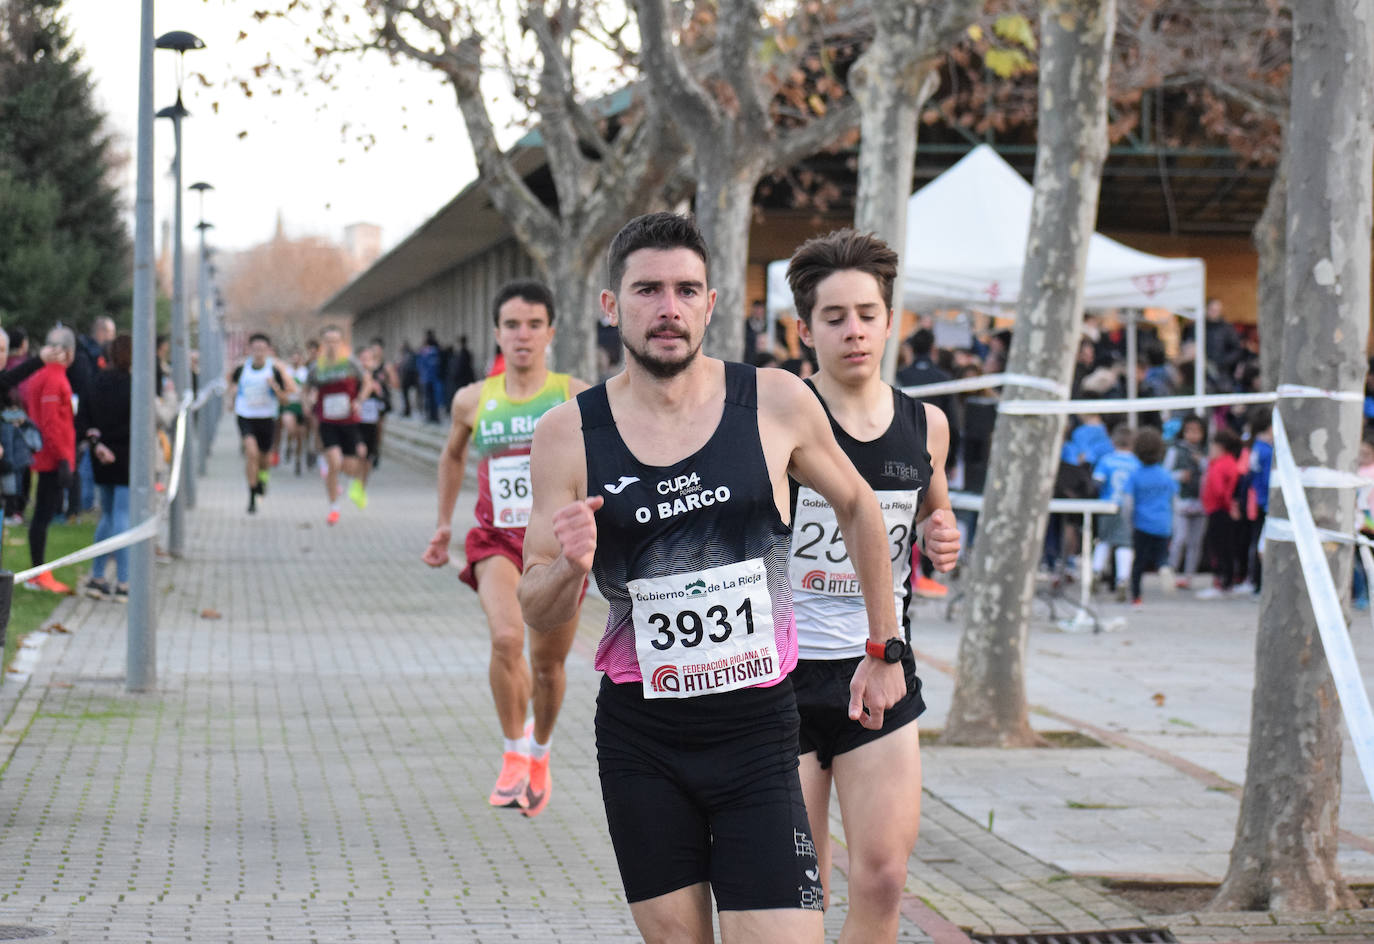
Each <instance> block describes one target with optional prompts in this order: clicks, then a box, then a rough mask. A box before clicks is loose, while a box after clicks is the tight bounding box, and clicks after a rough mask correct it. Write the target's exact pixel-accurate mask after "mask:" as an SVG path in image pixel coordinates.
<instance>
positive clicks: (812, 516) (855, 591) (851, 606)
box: [787, 230, 959, 941]
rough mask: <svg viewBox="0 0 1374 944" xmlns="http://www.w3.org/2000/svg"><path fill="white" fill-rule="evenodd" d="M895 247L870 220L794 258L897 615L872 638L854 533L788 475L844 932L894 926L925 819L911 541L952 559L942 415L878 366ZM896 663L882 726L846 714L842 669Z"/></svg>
mask: <svg viewBox="0 0 1374 944" xmlns="http://www.w3.org/2000/svg"><path fill="white" fill-rule="evenodd" d="M896 276H897V254H896V253H895V252H893V251H892V250H891V249H890V248H888V246H887V244H886V243H884V242H883V241H882V240H880V239H878V238H877V237H875V236H871V235H868V234H866V233H856V232H855V231H854V230H839V231H837V232H834V233H831V234H829V235H828V236H820V237H817V238H815V239H811V240H808V241H807V242H805V243H803V244H802V245H801V247H800V248H799V249H797V251H796V253H795V254H794V255H793V256H792V261H791V263H790V264H789V265H788V268H787V279H788V284H789V285H790V286H791V288H792V295H793V298H794V300H795V304H796V311H797V316H798V322H797V332H798V334H799V335H800V336H801V340H802V343H803V344H805V345H806V346H807V347H809V348H811V349H812V350H814V351H815V352H816V360H817V363H818V364H819V370H818V371H817V373H816V374H815V375H814V376H813V377H811V378H810V379H809V380H808V381H807V384H808V386H810V387H811V390H812V392H813V393H815V395H816V397H817V398H818V399H819V400H820V402H821V405H822V406H823V407H824V408H825V412H826V415H827V417H828V418H829V420H830V428H831V430H832V431H833V432H834V434H835V439H836V440H837V441H838V442H839V444H840V448H841V449H843V450H844V452H845V455H847V456H848V457H849V458H850V460H851V461H852V462H853V463H854V466H855V467H856V468H857V469H858V470H859V474H860V475H862V476H863V477H864V481H866V482H867V483H868V484H869V486H870V487H872V488H873V489H874V491H875V492H876V493H877V496H878V503H879V505H880V506H881V507H882V513H883V523H884V525H885V526H886V529H887V535H888V551H889V553H890V555H891V558H892V566H893V582H892V587H891V590H890V591H889V597H888V599H889V605H890V606H891V607H892V610H893V613H894V615H895V617H896V619H897V621H898V623H899V625H901V627H902V632H901V633H900V634H899V635H896V636H893V637H892V638H890V639H887V640H885V641H882V642H879V641H877V640H874V639H873V638H872V637H871V635H870V633H869V621H868V614H867V612H866V609H865V606H864V598H863V597H862V596H861V595H860V593H859V588H858V584H857V582H856V581H855V579H854V564H853V562H852V561H851V560H850V554H849V550H848V547H849V545H848V542H846V541H841V540H840V534H839V528H838V525H837V522H836V519H835V512H834V510H833V509H832V508H831V507H830V504H829V503H828V502H827V501H825V499H824V498H822V497H821V496H820V495H817V494H816V492H815V491H814V490H812V489H810V488H808V487H806V486H805V485H803V484H801V483H800V482H797V481H793V483H792V549H791V553H790V554H789V555H788V574H789V576H790V578H791V582H792V596H793V604H794V606H795V607H796V612H797V643H798V647H799V650H800V660H799V661H798V663H797V669H796V671H795V672H793V673H792V685H793V687H794V688H795V689H796V691H797V707H798V709H799V710H800V712H801V779H802V789H803V791H805V794H806V809H807V812H808V813H809V814H810V817H811V826H812V833H813V834H814V835H815V837H816V854H817V856H818V857H819V859H820V864H821V878H822V880H823V881H824V883H825V887H826V890H827V892H828V891H829V889H830V826H829V820H830V789H831V784H832V783H833V784H834V787H835V790H836V792H837V793H838V795H839V798H840V815H841V817H843V820H844V835H845V846H846V848H847V849H848V854H849V875H848V878H849V913H848V914H847V915H846V916H845V923H844V930H843V931H842V932H841V939H842V940H845V941H850V940H853V941H895V940H897V933H898V930H899V927H900V920H901V905H902V891H903V890H904V888H905V887H906V874H907V860H908V859H910V858H911V850H912V849H913V848H915V846H916V834H917V831H918V830H919V828H920V824H921V745H920V733H919V731H918V730H917V726H916V718H917V717H918V716H919V715H920V714H921V712H922V711H924V710H925V702H924V701H923V700H922V699H921V680H920V679H919V678H918V677H917V675H916V662H915V660H914V659H913V658H912V655H911V624H910V621H909V619H908V616H907V607H908V605H909V604H910V603H911V579H910V578H911V547H912V544H913V542H915V541H916V540H917V538H918V537H921V538H923V541H922V542H921V543H922V545H923V546H922V548H921V549H922V552H923V553H924V554H925V555H926V557H927V558H929V559H930V561H931V563H932V564H933V565H934V566H935V569H936V570H939V571H949V570H951V569H953V567H954V563H955V561H956V560H957V559H958V557H959V530H958V528H956V527H955V525H954V512H953V510H952V509H951V508H950V504H949V486H948V484H947V483H946V481H945V455H946V453H947V452H948V450H949V423H948V422H947V420H946V418H945V415H944V413H943V412H941V411H940V409H939V408H938V407H935V406H932V405H930V404H922V403H920V402H919V401H917V400H914V399H912V398H911V397H909V396H907V395H906V394H904V393H902V392H901V391H900V390H896V389H893V388H892V387H890V386H889V385H888V384H886V383H884V382H883V379H882V375H881V372H880V368H881V366H882V359H883V347H884V345H885V343H886V341H887V338H888V336H889V335H890V334H891V333H892V283H893V281H894V280H895V279H896ZM871 659H881V660H882V661H884V662H886V663H895V664H899V665H900V666H901V668H902V671H903V673H904V674H905V676H906V685H907V693H906V696H905V697H904V698H902V700H901V701H899V702H897V704H895V705H893V706H892V707H891V708H890V709H888V711H887V713H886V715H885V717H884V719H883V725H882V727H881V728H880V729H879V730H876V731H875V730H871V729H870V728H867V727H864V726H862V725H860V724H858V723H857V722H855V721H853V720H851V717H850V714H849V698H850V695H849V680H850V678H852V677H853V675H854V669H855V667H856V666H857V665H858V664H859V663H861V662H864V661H867V660H871Z"/></svg>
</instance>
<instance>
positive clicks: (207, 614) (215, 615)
mask: <svg viewBox="0 0 1374 944" xmlns="http://www.w3.org/2000/svg"><path fill="white" fill-rule="evenodd" d="M220 616H221V614H220V611H219V610H212V609H210V608H209V607H206V608H205V609H203V610H201V611H200V618H201V619H208V620H217V619H219V618H220Z"/></svg>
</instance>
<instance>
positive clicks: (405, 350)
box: [396, 329, 501, 423]
mask: <svg viewBox="0 0 1374 944" xmlns="http://www.w3.org/2000/svg"><path fill="white" fill-rule="evenodd" d="M500 356H501V355H500V352H499V351H498V352H497V358H498V360H499V358H500ZM396 369H397V372H398V374H399V375H400V387H401V410H402V415H404V416H410V415H411V413H412V412H419V413H420V414H421V415H422V416H423V417H424V419H425V422H427V423H439V422H440V419H439V415H440V414H441V413H443V414H447V413H448V411H449V402H450V401H451V400H452V399H453V395H454V394H455V393H457V392H458V391H459V390H460V389H462V388H463V387H466V386H467V385H468V384H470V383H472V382H473V381H475V380H476V379H477V373H476V369H475V367H474V365H473V360H472V351H471V350H470V349H469V348H468V337H467V335H462V336H460V337H459V338H458V343H457V345H443V344H440V343H439V338H438V336H437V335H436V334H435V333H434V331H433V330H432V329H431V330H429V331H426V332H425V339H424V343H422V344H421V345H420V346H419V348H414V347H412V346H411V345H410V342H409V341H406V342H403V343H402V344H401V357H400V360H399V362H398V363H397V364H396ZM498 372H499V371H496V370H492V371H489V373H498Z"/></svg>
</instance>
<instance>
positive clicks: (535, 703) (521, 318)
mask: <svg viewBox="0 0 1374 944" xmlns="http://www.w3.org/2000/svg"><path fill="white" fill-rule="evenodd" d="M492 320H493V322H494V325H493V326H494V328H495V337H494V340H495V341H496V343H497V344H499V345H501V346H502V347H503V348H504V349H505V350H506V351H507V352H508V353H509V363H508V365H507V369H506V370H505V371H504V372H503V373H501V374H497V375H494V376H491V377H488V378H487V379H486V380H483V381H478V382H475V383H469V384H467V385H465V386H463V387H462V388H461V389H460V390H459V391H458V392H457V393H456V394H455V395H454V397H453V402H452V404H451V409H450V428H449V436H448V442H447V443H445V445H444V450H443V452H442V453H441V454H440V457H439V469H438V472H439V474H438V499H439V500H438V520H437V522H436V526H435V530H434V536H433V537H432V538H430V543H429V547H428V548H427V549H426V550H425V553H424V554H423V555H422V559H423V560H424V562H425V563H426V564H428V565H429V566H431V567H441V566H443V565H444V564H446V563H447V562H448V560H449V544H450V543H451V541H452V537H453V525H452V521H453V511H454V508H455V507H456V505H457V501H458V493H459V490H460V489H461V488H462V486H463V482H464V479H465V473H466V471H467V462H468V458H469V456H470V455H474V454H475V456H476V457H477V507H476V509H475V517H476V519H477V524H476V526H475V527H473V528H472V529H470V530H469V531H468V533H467V537H466V538H465V540H464V541H463V551H464V553H465V555H466V557H467V563H466V566H465V567H464V568H463V570H462V571H461V573H460V574H459V575H458V576H459V579H460V580H461V581H462V582H463V583H465V584H467V585H468V586H470V587H472V589H473V590H474V591H476V592H477V599H478V600H479V601H480V602H481V605H482V610H483V612H484V613H485V614H486V617H487V629H488V631H489V633H490V635H491V661H490V664H489V665H488V669H487V679H488V684H489V685H490V686H491V695H492V701H493V703H494V706H495V708H496V717H497V720H498V721H499V722H500V726H501V735H502V749H501V769H500V772H499V773H498V774H497V776H496V784H495V786H493V787H492V790H491V793H490V795H489V796H488V797H487V801H488V802H489V803H490V804H491V805H492V806H496V807H502V808H506V809H512V810H519V811H520V812H522V813H523V814H524V815H525V816H527V817H536V816H539V815H541V814H542V813H543V811H544V810H545V809H546V808H547V806H548V803H549V797H550V795H551V792H552V789H553V786H552V784H553V780H552V775H551V772H550V757H551V754H550V749H551V745H552V739H553V731H554V726H555V724H556V723H557V720H558V712H559V709H560V707H561V705H562V702H563V692H564V686H565V682H564V679H565V677H566V676H565V670H564V662H565V660H566V659H567V655H568V651H569V649H570V648H571V646H572V641H573V637H574V636H575V634H576V632H577V613H576V612H574V613H572V614H570V616H569V618H568V619H566V620H563V621H561V622H560V623H559V625H557V626H553V627H547V628H546V629H545V630H544V631H543V632H540V633H534V634H529V638H528V640H527V639H526V636H527V633H526V629H525V618H524V614H523V613H522V612H521V609H520V601H519V599H518V598H517V596H516V587H517V584H518V583H519V580H520V573H521V570H522V568H523V567H524V554H525V525H526V524H527V523H528V522H529V518H530V508H531V505H532V502H533V493H532V491H531V487H530V444H531V442H532V441H533V437H534V429H535V426H536V424H538V423H539V421H540V420H541V419H542V418H543V416H544V415H545V414H546V413H547V412H548V411H549V410H551V409H553V408H555V407H557V406H559V405H560V404H563V403H566V402H567V401H568V399H569V398H571V397H572V396H573V395H574V394H576V393H578V392H580V391H582V390H585V389H587V385H586V383H584V382H583V381H581V380H577V379H576V378H573V377H570V376H569V375H567V374H560V373H554V372H552V371H550V370H549V368H548V358H547V354H548V350H549V346H550V344H551V343H552V342H553V338H554V326H553V325H554V299H553V293H552V292H551V291H550V290H549V288H548V286H546V285H544V284H543V283H542V282H537V281H534V280H530V279H519V280H516V281H514V282H508V283H506V284H505V285H503V286H502V287H501V288H500V289H498V290H497V292H496V297H495V298H494V299H493V300H492ZM583 589H584V590H585V583H584V585H583ZM527 642H528V645H529V659H528V660H526V658H525V648H526V643H527ZM531 716H532V718H531ZM527 719H530V720H528V722H527Z"/></svg>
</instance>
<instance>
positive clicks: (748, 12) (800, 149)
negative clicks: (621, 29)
mask: <svg viewBox="0 0 1374 944" xmlns="http://www.w3.org/2000/svg"><path fill="white" fill-rule="evenodd" d="M634 6H635V9H636V11H637V13H638V16H639V28H640V43H641V56H642V58H643V72H644V73H645V75H646V79H647V82H646V84H647V86H648V87H649V89H650V90H651V94H652V97H653V98H654V99H655V100H656V102H657V105H658V109H659V111H660V112H662V113H663V114H665V115H672V116H673V121H674V122H675V123H676V124H677V126H678V129H679V133H680V134H681V136H682V137H683V138H685V139H686V140H687V141H689V142H690V146H691V152H692V162H693V171H694V172H695V174H696V215H697V224H698V226H699V227H700V229H701V233H702V236H703V237H704V238H705V240H706V245H707V247H708V248H709V249H710V251H711V273H710V281H711V287H712V288H713V289H715V290H716V307H715V311H714V314H713V315H712V316H711V330H710V331H709V332H708V333H707V336H706V341H705V350H706V353H708V354H710V355H712V356H714V357H720V358H723V359H725V360H731V361H736V360H739V359H740V358H741V357H742V356H743V353H744V316H745V299H744V292H745V283H746V280H747V274H748V263H749V253H748V249H749V221H750V216H751V214H752V213H753V204H754V189H755V187H757V185H758V181H759V178H760V177H761V176H762V175H763V174H764V173H766V172H767V171H769V170H771V169H773V168H775V167H787V166H791V165H792V164H793V163H795V162H797V161H799V160H801V159H802V158H805V157H809V156H811V155H812V154H815V153H816V152H818V151H820V150H821V149H822V148H823V147H825V146H826V145H828V144H830V143H831V142H832V141H834V140H835V139H836V138H838V137H839V136H840V135H842V134H843V133H845V132H846V131H849V130H850V129H852V128H853V127H854V125H855V123H856V122H857V121H858V118H859V110H858V106H857V104H855V103H854V102H852V101H845V102H843V103H834V104H832V105H830V106H829V107H828V108H827V109H826V110H825V113H824V114H823V115H821V116H819V117H812V119H811V120H810V121H809V122H808V123H807V124H804V125H801V126H799V127H797V128H792V129H783V128H780V127H779V126H778V124H777V122H775V121H774V119H773V116H772V112H771V110H770V98H771V95H772V92H771V90H770V89H769V88H768V85H767V82H766V81H765V75H764V63H763V57H762V49H763V29H762V23H763V6H762V4H761V3H760V0H731V2H730V3H723V4H720V5H719V6H718V9H717V12H718V16H719V19H718V25H717V28H716V40H717V41H716V45H717V47H718V50H719V62H720V66H719V70H718V71H717V72H713V73H711V74H710V75H709V76H702V75H698V74H696V73H695V72H694V71H693V69H692V68H691V67H690V66H689V64H688V61H687V58H686V57H685V56H684V55H683V53H682V51H681V49H680V48H679V47H678V45H677V43H676V42H674V24H673V9H672V8H673V7H674V4H672V3H670V0H635V3H634ZM779 55H780V54H779Z"/></svg>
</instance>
